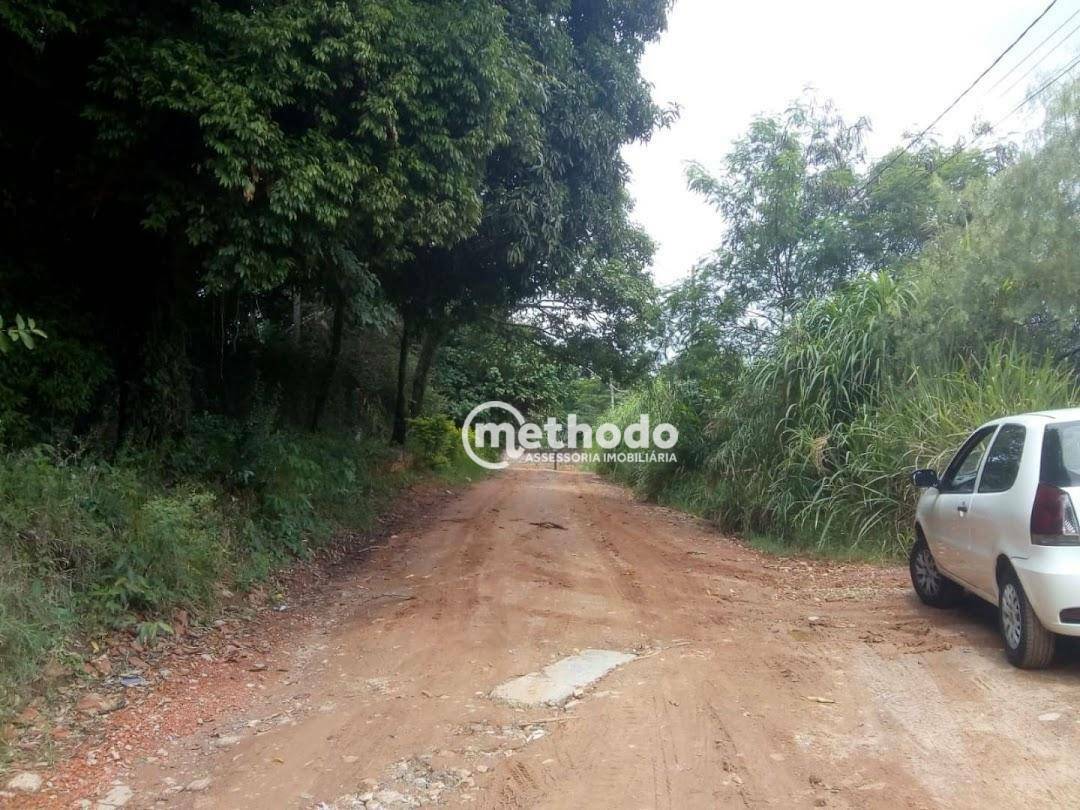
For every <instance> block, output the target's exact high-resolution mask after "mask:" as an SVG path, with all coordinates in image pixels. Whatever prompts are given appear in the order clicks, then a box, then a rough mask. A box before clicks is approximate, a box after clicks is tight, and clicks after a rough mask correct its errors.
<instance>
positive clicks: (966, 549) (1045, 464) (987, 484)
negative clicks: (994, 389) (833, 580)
mask: <svg viewBox="0 0 1080 810" xmlns="http://www.w3.org/2000/svg"><path fill="white" fill-rule="evenodd" d="M912 480H913V482H914V483H915V486H917V487H920V488H922V489H923V490H924V492H923V493H922V495H921V497H920V498H919V504H918V507H917V508H916V511H915V545H914V546H913V547H912V549H911V557H910V560H909V562H910V568H911V581H912V584H913V585H914V586H915V592H916V593H917V594H918V595H919V598H920V599H922V601H923V602H925V603H926V604H928V605H933V606H934V607H948V606H950V605H952V604H954V603H955V602H956V601H957V600H958V599H959V598H960V597H961V596H962V595H963V593H964V591H965V590H966V591H970V592H971V593H974V594H976V595H977V596H980V597H982V598H983V599H985V600H986V601H988V602H990V603H991V604H993V605H997V606H998V616H999V626H1000V628H1001V637H1002V640H1003V641H1004V642H1005V654H1006V655H1007V656H1008V658H1009V660H1010V661H1011V662H1012V663H1013V664H1015V665H1016V666H1019V667H1025V668H1032V669H1034V668H1038V667H1045V666H1047V665H1048V664H1049V663H1050V661H1051V659H1052V658H1053V656H1054V642H1055V640H1056V636H1057V635H1065V636H1080V523H1078V522H1077V511H1076V506H1077V504H1080V408H1072V409H1069V410H1060V411H1046V412H1043V413H1025V414H1021V415H1019V416H1008V417H1005V418H1004V419H995V420H994V421H993V422H988V423H987V424H985V425H983V426H982V427H980V428H979V429H978V430H976V431H975V432H974V433H972V434H971V436H969V437H968V439H967V441H965V442H964V443H963V445H961V447H960V449H959V450H958V451H957V453H956V455H955V456H954V457H953V459H952V461H951V462H950V463H949V466H948V468H947V469H946V470H945V472H944V473H943V474H942V475H941V477H940V478H939V477H938V475H937V473H935V472H934V471H933V470H916V471H915V473H914V474H913V475H912Z"/></svg>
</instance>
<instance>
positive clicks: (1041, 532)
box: [1031, 484, 1080, 546]
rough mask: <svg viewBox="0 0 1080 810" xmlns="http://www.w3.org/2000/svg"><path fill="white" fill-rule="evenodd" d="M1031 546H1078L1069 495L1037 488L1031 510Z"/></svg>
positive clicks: (1046, 486)
mask: <svg viewBox="0 0 1080 810" xmlns="http://www.w3.org/2000/svg"><path fill="white" fill-rule="evenodd" d="M1031 542H1032V543H1034V544H1035V545H1037V546H1080V523H1078V522H1077V520H1076V510H1075V509H1073V502H1072V498H1070V497H1069V493H1068V492H1066V491H1065V490H1063V489H1058V488H1057V487H1055V486H1051V485H1050V484H1039V488H1038V489H1037V490H1035V504H1034V505H1033V506H1032V507H1031Z"/></svg>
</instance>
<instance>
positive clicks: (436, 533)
mask: <svg viewBox="0 0 1080 810" xmlns="http://www.w3.org/2000/svg"><path fill="white" fill-rule="evenodd" d="M430 518H431V520H430V523H429V524H428V525H427V526H426V527H418V528H416V529H414V530H411V531H408V532H404V533H403V534H402V536H400V537H397V538H396V539H394V540H393V541H392V542H391V543H390V545H389V546H388V547H387V548H383V549H378V550H376V551H374V552H373V553H372V554H371V556H370V558H369V559H368V560H367V561H366V562H365V564H364V565H363V566H358V567H354V568H351V569H350V570H348V571H345V572H343V573H342V581H341V582H340V584H339V592H340V593H341V594H347V595H356V594H363V595H364V596H363V599H362V601H360V602H359V603H358V602H356V601H355V600H354V598H353V596H350V597H349V598H340V599H338V600H336V601H334V602H332V603H328V604H327V605H325V606H324V608H323V610H322V612H320V613H318V614H317V616H318V622H317V623H314V624H312V626H310V627H309V628H307V629H303V628H300V629H298V630H297V631H296V632H295V634H294V635H293V636H291V637H285V638H283V639H282V640H281V641H279V642H277V645H278V647H277V648H276V649H275V650H274V651H272V655H271V657H273V656H276V660H279V661H281V662H282V669H281V670H280V671H279V670H273V673H274V674H273V676H272V677H270V676H268V677H265V678H264V679H263V682H262V683H260V688H258V689H252V690H251V699H250V701H249V703H248V705H247V706H246V707H245V708H243V709H241V710H238V711H234V712H232V713H229V714H228V715H225V716H221V717H215V718H211V719H210V722H208V723H207V724H206V725H205V726H204V727H203V728H202V729H201V730H199V731H197V732H195V733H193V734H189V735H186V736H180V737H177V738H175V739H164V740H162V741H161V745H162V749H161V751H163V752H164V753H160V752H154V751H137V752H134V753H133V756H135V757H137V758H140V759H141V764H140V765H139V766H138V767H137V769H136V770H135V771H134V772H132V773H128V774H126V775H124V779H125V780H126V781H127V783H128V784H130V785H131V786H132V788H133V789H134V791H135V798H134V799H133V801H132V803H131V804H130V805H129V806H130V807H154V806H162V805H164V806H169V807H178V808H185V807H200V808H219V807H220V808H229V810H233V809H234V808H235V809H236V810H242V809H243V808H258V810H263V808H266V807H275V808H277V807H288V808H291V807H295V808H312V807H315V806H317V805H318V803H319V802H327V803H333V802H335V801H338V800H342V797H349V796H356V795H361V794H362V793H363V791H365V790H369V789H372V786H374V787H375V788H378V789H384V788H388V787H392V788H393V789H395V790H399V791H404V792H408V791H416V790H419V789H420V788H418V787H417V785H418V784H419V783H418V782H416V780H415V779H414V778H413V777H412V776H409V777H408V778H406V777H404V776H402V775H401V774H406V773H407V772H412V771H415V772H416V773H419V772H421V771H422V772H423V773H426V774H428V776H424V777H423V780H422V781H424V783H425V784H427V782H428V781H429V780H436V778H437V775H439V774H451V776H450V777H438V778H444V779H449V782H448V786H447V787H446V789H445V791H444V792H443V793H441V794H440V797H439V802H440V803H441V804H444V805H449V806H457V805H468V806H472V807H481V808H581V807H657V808H680V809H681V808H713V807H718V806H720V807H728V806H743V807H759V806H766V805H776V806H783V807H817V806H827V807H858V808H863V807H881V808H886V807H889V808H892V807H908V808H920V807H931V806H935V805H942V804H947V805H949V806H954V807H979V806H983V805H985V804H988V803H990V804H993V803H1004V802H1016V803H1019V802H1021V801H1024V802H1026V803H1027V805H1028V806H1036V807H1039V806H1053V805H1059V806H1061V805H1080V785H1078V784H1077V782H1076V780H1075V779H1074V777H1073V772H1074V768H1073V766H1072V757H1071V752H1072V751H1074V750H1076V745H1077V743H1080V732H1078V729H1080V692H1078V689H1077V684H1078V683H1080V666H1078V665H1077V664H1076V663H1075V662H1074V663H1073V664H1071V665H1070V664H1067V665H1065V666H1064V667H1062V668H1060V669H1059V670H1056V671H1051V672H1048V673H1039V674H1034V675H1033V674H1031V673H1020V672H1017V671H1015V670H1012V669H1011V668H1009V667H1008V665H1007V664H1005V663H1004V661H1002V660H1001V659H1000V658H999V655H998V650H997V649H996V646H995V643H994V637H993V633H992V628H988V627H987V625H986V623H985V621H984V619H983V618H982V615H981V614H980V613H978V611H967V612H965V610H961V611H960V612H957V613H953V614H941V613H937V612H932V611H929V610H927V609H924V608H922V607H921V606H919V605H917V604H916V603H915V602H914V601H913V599H912V598H911V597H910V594H909V593H908V591H907V588H906V586H905V578H904V572H903V569H901V568H899V567H875V566H867V565H857V564H841V563H826V562H814V561H806V560H798V559H788V558H777V557H768V556H765V555H762V554H759V553H758V552H756V551H753V550H752V549H749V548H747V547H745V546H743V545H741V544H738V543H735V542H732V541H731V540H728V539H726V538H723V537H721V536H719V535H717V534H716V533H715V532H713V531H712V530H711V529H709V527H708V526H706V525H704V524H703V523H701V522H700V521H697V520H695V519H693V518H688V517H685V516H681V515H679V514H677V513H674V512H672V511H671V510H667V509H663V508H660V507H655V506H649V505H646V504H641V503H637V502H635V501H634V500H633V499H632V498H631V497H630V496H629V494H628V493H627V492H626V491H625V490H622V489H620V488H618V487H615V486H613V485H611V484H609V483H607V482H604V481H602V480H600V479H598V478H596V477H595V476H592V475H590V474H586V473H582V472H580V471H576V470H560V471H558V472H553V471H550V470H540V469H531V468H527V467H517V468H513V469H511V470H509V471H507V472H506V473H504V474H500V475H499V476H497V477H494V478H492V479H489V480H486V481H483V482H481V483H479V484H477V485H476V486H474V487H473V488H472V489H471V490H470V491H469V492H468V493H466V494H465V495H464V496H462V497H461V498H460V499H459V500H457V501H454V502H451V503H449V504H447V505H445V506H444V507H443V508H441V510H439V511H438V512H436V513H434V514H432V515H431V516H430ZM554 524H557V525H554ZM560 527H561V528H560ZM387 594H390V595H393V598H389V597H386V598H377V599H372V598H370V597H373V596H378V595H382V596H384V597H385V596H386V595H387ZM590 647H592V648H606V649H618V650H626V651H637V652H639V653H641V656H640V657H639V658H638V660H635V661H633V662H631V663H628V664H626V665H624V666H623V667H621V668H620V669H618V670H616V671H614V672H612V673H611V674H609V675H608V676H607V677H606V678H604V680H603V681H601V682H600V683H599V684H597V685H596V686H595V687H594V688H593V689H591V690H588V691H587V692H586V693H585V694H583V695H582V696H581V697H580V699H578V698H575V699H574V700H573V701H571V703H570V704H569V705H568V706H567V708H565V709H553V708H546V709H529V710H524V709H515V708H513V707H510V706H506V705H502V704H498V703H495V702H493V701H491V700H490V699H488V697H487V695H488V693H489V692H490V690H491V688H492V687H493V686H495V685H496V684H498V683H500V682H502V681H504V680H507V679H509V678H512V677H516V676H518V675H522V674H525V673H527V672H532V671H536V670H538V669H540V668H541V667H543V666H545V665H546V664H548V663H551V662H552V661H554V660H557V659H559V658H561V657H564V656H566V655H569V654H572V653H573V652H575V651H577V650H581V649H585V648H590ZM202 688H205V689H214V688H215V685H214V684H213V683H207V684H205V685H202ZM1040 717H1041V718H1042V719H1040ZM267 718H270V719H269V720H268V719H267ZM215 735H216V736H215ZM222 737H228V738H229V739H230V740H232V739H234V738H235V740H236V741H235V742H230V744H229V745H228V746H221V745H219V744H218V742H217V741H218V740H219V739H221V738H222ZM402 763H405V765H403V764H402ZM408 763H413V764H412V765H408ZM416 763H420V764H419V765H417V764H416ZM410 768H411V769H412V771H410ZM418 769H419V770H418ZM462 773H467V774H468V776H467V777H466V776H462V775H461V774H462ZM454 774H456V775H454ZM202 778H205V779H209V780H210V783H209V786H208V787H207V788H205V789H203V790H199V791H187V790H181V789H178V787H182V786H183V785H185V784H188V783H190V782H191V781H192V780H195V779H202ZM410 779H411V780H412V781H409V780H410ZM403 780H404V781H403ZM451 783H452V784H451ZM64 798H65V799H66V800H67V801H65V802H64V803H65V804H66V805H70V804H71V803H72V801H73V800H75V799H79V798H86V799H90V800H94V799H96V798H98V797H97V796H87V797H79V796H68V797H64ZM339 806H343V807H344V806H348V805H347V804H340V805H339ZM387 806H388V807H390V806H392V805H387Z"/></svg>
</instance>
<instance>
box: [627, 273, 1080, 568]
mask: <svg viewBox="0 0 1080 810" xmlns="http://www.w3.org/2000/svg"><path fill="white" fill-rule="evenodd" d="M918 304H919V302H918V301H917V300H916V298H915V296H914V294H913V292H912V288H911V286H909V285H908V284H907V283H906V282H904V281H902V280H900V281H898V280H895V279H893V278H891V277H889V276H886V275H884V274H882V275H877V276H870V277H865V278H862V279H859V280H857V281H855V282H854V283H852V284H851V285H850V286H849V287H848V288H846V289H845V290H843V291H841V292H839V293H837V294H835V295H833V296H830V297H828V298H825V299H821V300H818V301H814V302H811V303H810V304H809V305H808V306H807V307H806V308H805V309H804V310H803V312H802V313H801V314H800V315H799V316H798V317H797V318H796V319H795V320H794V321H793V322H792V323H791V324H790V325H789V326H788V327H787V328H786V329H785V330H784V331H783V332H782V333H781V335H780V337H779V339H778V340H777V342H776V344H775V345H774V347H773V348H772V350H771V351H770V352H769V353H768V354H767V355H765V356H764V357H762V358H760V359H759V360H758V361H757V362H755V363H754V364H753V365H751V366H750V367H749V368H748V369H746V370H745V372H744V373H743V375H742V377H741V378H740V379H739V380H738V381H737V383H736V384H735V386H734V391H733V393H732V394H731V396H729V397H727V398H725V399H723V400H722V401H719V402H710V401H709V398H708V396H707V395H706V394H705V393H703V391H705V390H707V384H705V383H701V382H699V383H695V384H688V383H685V382H677V381H671V380H667V379H665V378H664V377H662V376H661V377H660V378H658V379H657V380H654V381H653V382H652V383H651V384H650V385H649V386H647V387H646V388H644V389H643V390H642V391H640V392H638V393H637V394H636V395H634V396H632V397H630V398H628V399H626V400H625V401H624V402H623V403H622V404H621V406H620V407H619V408H618V409H616V411H615V412H614V413H613V414H612V416H613V417H614V420H615V421H617V422H619V423H620V424H626V423H628V422H630V421H633V420H636V419H637V416H638V414H639V413H641V412H647V413H650V414H658V415H659V416H662V417H663V418H664V419H667V420H670V421H673V422H674V423H675V424H676V425H677V426H678V427H679V429H680V443H679V446H678V447H677V448H676V452H677V453H678V455H679V461H678V463H677V464H675V465H667V466H666V467H663V466H660V467H658V466H655V465H653V466H649V465H643V466H634V465H631V464H623V465H614V466H610V467H609V468H608V469H607V472H609V473H610V474H611V475H613V476H614V477H615V478H617V479H619V480H621V481H624V482H626V483H628V484H630V485H632V486H634V487H635V488H636V489H637V490H638V491H639V492H641V493H642V494H643V495H645V496H647V497H651V498H655V499H658V500H660V501H663V502H667V503H672V504H674V505H677V506H682V507H684V508H689V509H691V510H692V511H695V512H698V513H701V514H705V515H707V516H709V517H711V518H713V519H714V520H716V521H717V522H719V523H720V525H721V526H723V527H724V528H726V529H730V530H734V531H740V532H743V533H746V534H748V535H749V534H759V535H768V536H770V537H772V538H774V539H775V540H776V541H778V542H781V543H784V544H787V545H789V546H794V547H804V548H814V549H817V550H820V551H830V552H834V553H835V552H837V551H841V552H844V553H853V552H854V553H865V554H868V555H872V556H875V557H879V556H882V555H886V556H888V555H897V554H900V553H902V552H903V551H904V549H905V547H906V545H907V543H908V542H909V537H908V535H909V533H910V526H911V521H912V508H913V504H914V498H915V493H914V492H913V491H912V489H911V487H910V485H909V483H908V477H909V473H910V472H911V470H913V469H915V468H916V467H919V466H936V467H938V468H941V467H942V466H943V465H944V462H945V459H946V457H947V456H948V455H949V453H951V452H952V451H953V450H954V449H955V447H956V446H958V444H959V443H960V442H961V441H962V439H963V438H964V437H965V436H966V435H967V434H968V433H970V432H971V430H973V429H974V428H975V427H977V426H978V425H979V424H981V423H983V422H985V421H987V420H988V419H991V418H993V417H996V416H1001V415H1005V414H1009V413H1017V412H1023V411H1030V410H1038V409H1045V408H1051V407H1064V406H1067V405H1070V404H1075V403H1077V402H1080V392H1078V389H1077V385H1076V380H1075V378H1074V377H1073V376H1072V375H1071V374H1070V373H1069V371H1068V370H1067V369H1065V368H1062V367H1060V366H1059V365H1057V364H1055V363H1054V362H1052V361H1051V360H1049V359H1047V360H1043V359H1038V358H1035V357H1033V356H1031V355H1029V354H1027V353H1025V352H1023V351H1022V350H1020V349H1018V348H1017V347H1016V346H1015V345H1013V344H1011V343H1004V342H990V343H988V344H986V345H985V346H984V351H983V353H982V355H981V356H969V357H964V358H953V359H952V360H951V361H950V362H948V363H947V364H943V363H941V362H940V361H938V362H935V363H933V364H932V365H929V366H927V365H924V364H922V363H921V362H920V356H921V354H922V352H921V344H922V343H923V338H922V337H920V336H913V335H910V334H908V333H907V332H906V324H907V323H908V322H909V316H910V314H911V312H912V311H913V309H914V308H916V307H918Z"/></svg>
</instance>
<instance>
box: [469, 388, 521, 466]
mask: <svg viewBox="0 0 1080 810" xmlns="http://www.w3.org/2000/svg"><path fill="white" fill-rule="evenodd" d="M490 410H495V411H505V412H506V413H508V414H510V416H512V417H513V418H514V420H515V421H516V422H517V425H516V426H512V425H510V424H508V423H506V422H502V423H492V422H487V423H484V424H482V425H479V426H478V427H477V428H476V430H475V431H474V430H473V422H475V421H476V417H477V416H479V415H480V414H482V413H484V412H485V411H490ZM524 424H525V417H524V416H522V415H521V411H519V410H518V409H517V408H515V407H514V406H513V405H510V404H509V403H506V402H500V401H499V400H497V399H495V400H491V401H489V402H482V403H480V404H479V405H477V406H476V407H475V408H473V409H472V410H471V411H469V415H468V416H466V417H465V422H464V424H462V426H461V443H462V445H463V446H464V447H465V453H466V455H468V457H469V458H471V459H472V460H473V461H474V462H475V463H477V464H479V465H480V466H481V467H484V468H485V469H488V470H503V469H506V468H507V467H509V466H510V462H511V461H516V460H517V459H519V458H521V457H522V456H523V455H524V454H525V451H524V450H523V449H522V448H521V447H519V446H518V443H517V429H518V428H519V427H521V426H522V425H524ZM481 432H482V433H483V435H485V436H490V437H491V438H493V439H494V438H495V437H496V436H498V435H500V433H501V435H503V436H504V437H505V438H506V454H505V455H506V457H505V458H503V459H502V460H500V461H488V460H487V459H485V458H482V457H481V456H480V454H478V453H477V452H476V449H475V448H474V447H473V440H474V438H475V435H474V434H475V433H481ZM480 446H481V447H483V446H484V445H483V444H481V445H480Z"/></svg>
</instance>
